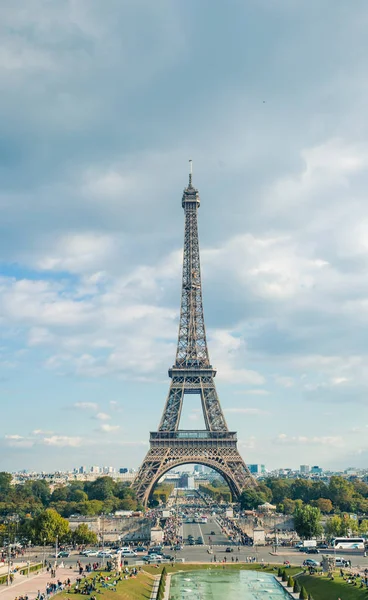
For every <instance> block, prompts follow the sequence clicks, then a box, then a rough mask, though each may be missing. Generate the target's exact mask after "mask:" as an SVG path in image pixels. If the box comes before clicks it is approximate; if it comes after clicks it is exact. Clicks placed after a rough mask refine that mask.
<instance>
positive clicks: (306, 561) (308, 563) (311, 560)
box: [303, 558, 319, 567]
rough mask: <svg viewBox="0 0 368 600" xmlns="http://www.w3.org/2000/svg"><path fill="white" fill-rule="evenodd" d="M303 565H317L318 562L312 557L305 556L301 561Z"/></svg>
mask: <svg viewBox="0 0 368 600" xmlns="http://www.w3.org/2000/svg"><path fill="white" fill-rule="evenodd" d="M303 566H304V567H319V562H317V561H316V560H313V558H307V559H306V560H305V561H304V562H303Z"/></svg>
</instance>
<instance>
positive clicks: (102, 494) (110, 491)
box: [85, 477, 115, 502]
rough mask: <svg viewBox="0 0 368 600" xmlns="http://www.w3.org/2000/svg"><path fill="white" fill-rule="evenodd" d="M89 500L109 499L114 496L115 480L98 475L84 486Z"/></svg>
mask: <svg viewBox="0 0 368 600" xmlns="http://www.w3.org/2000/svg"><path fill="white" fill-rule="evenodd" d="M85 491H86V492H87V494H88V498H89V500H101V501H102V502H104V501H105V500H109V499H110V498H111V497H112V496H114V491H115V482H114V480H113V479H111V477H98V478H97V479H96V480H95V481H92V482H91V483H89V484H88V485H87V486H86V489H85Z"/></svg>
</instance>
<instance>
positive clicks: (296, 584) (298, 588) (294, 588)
mask: <svg viewBox="0 0 368 600" xmlns="http://www.w3.org/2000/svg"><path fill="white" fill-rule="evenodd" d="M293 592H294V594H299V592H300V585H299V583H298V580H297V579H295V581H294V587H293Z"/></svg>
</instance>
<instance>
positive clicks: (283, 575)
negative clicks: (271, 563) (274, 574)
mask: <svg viewBox="0 0 368 600" xmlns="http://www.w3.org/2000/svg"><path fill="white" fill-rule="evenodd" d="M281 579H282V581H287V580H288V577H287V575H286V571H285V569H284V570H283V572H282V576H281Z"/></svg>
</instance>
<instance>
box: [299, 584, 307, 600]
mask: <svg viewBox="0 0 368 600" xmlns="http://www.w3.org/2000/svg"><path fill="white" fill-rule="evenodd" d="M299 598H300V600H308V594H307V590H306V589H305V587H304V585H302V589H301V590H300V594H299Z"/></svg>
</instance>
